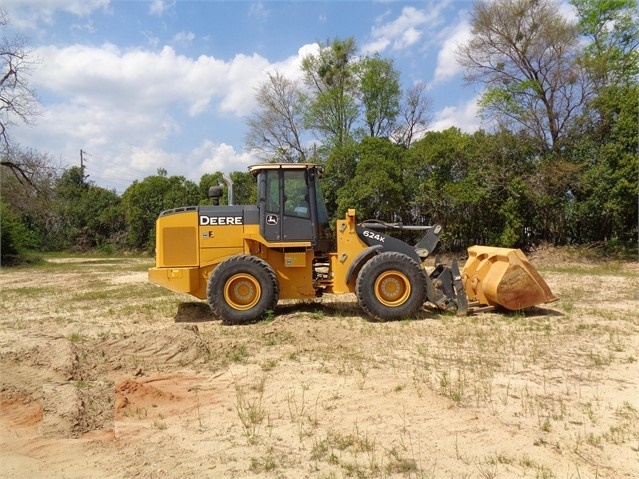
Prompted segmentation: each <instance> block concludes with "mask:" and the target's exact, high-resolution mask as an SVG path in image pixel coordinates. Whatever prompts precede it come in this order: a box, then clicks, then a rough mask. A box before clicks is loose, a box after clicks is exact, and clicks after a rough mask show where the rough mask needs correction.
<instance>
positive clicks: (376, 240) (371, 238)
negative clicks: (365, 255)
mask: <svg viewBox="0 0 639 479" xmlns="http://www.w3.org/2000/svg"><path fill="white" fill-rule="evenodd" d="M355 231H356V232H357V236H359V239H361V240H362V241H363V242H364V243H366V244H367V245H368V246H378V247H381V250H380V252H381V251H396V252H398V253H403V254H405V255H406V256H408V257H409V258H411V259H412V260H413V261H415V262H416V263H417V264H420V263H421V259H420V258H419V255H418V254H417V251H415V248H413V247H412V246H410V245H408V244H406V243H404V242H403V241H402V240H398V239H397V238H393V237H392V236H386V235H385V234H383V233H380V232H378V231H375V230H371V229H368V228H363V227H362V226H359V225H356V226H355ZM365 251H366V250H365Z"/></svg>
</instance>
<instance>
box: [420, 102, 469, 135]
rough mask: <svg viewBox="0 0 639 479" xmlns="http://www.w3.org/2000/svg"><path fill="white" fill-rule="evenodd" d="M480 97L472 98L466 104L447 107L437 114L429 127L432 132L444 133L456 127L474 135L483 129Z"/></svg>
mask: <svg viewBox="0 0 639 479" xmlns="http://www.w3.org/2000/svg"><path fill="white" fill-rule="evenodd" d="M478 99H479V97H475V98H472V99H471V100H469V101H467V102H466V103H462V104H458V105H454V106H447V107H445V108H443V109H441V110H440V111H438V112H437V113H435V118H434V120H433V122H432V123H431V124H430V125H429V126H428V130H430V131H443V130H447V129H448V128H451V127H456V128H459V129H460V130H462V131H463V132H466V133H473V132H475V131H477V130H478V129H479V128H480V127H481V120H480V119H479V115H478V114H477V113H478V107H477V101H478Z"/></svg>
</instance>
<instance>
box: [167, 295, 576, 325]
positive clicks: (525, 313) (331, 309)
mask: <svg viewBox="0 0 639 479" xmlns="http://www.w3.org/2000/svg"><path fill="white" fill-rule="evenodd" d="M490 313H493V314H498V315H500V316H503V317H505V318H510V319H513V320H516V319H518V318H534V317H540V316H555V317H560V316H564V313H562V312H561V311H557V310H555V309H550V308H544V307H540V306H533V307H531V308H527V309H525V310H522V311H508V310H506V309H503V308H496V309H495V310H494V311H491V312H490ZM291 314H307V315H309V316H311V317H313V318H314V319H321V318H322V317H324V316H337V317H339V316H358V317H361V318H362V319H363V320H364V321H366V322H368V323H387V322H393V321H399V320H388V321H380V320H378V319H375V318H371V317H370V316H367V315H366V314H364V312H363V311H362V309H361V308H360V307H359V305H358V304H357V303H356V302H354V301H348V300H346V301H331V302H325V303H322V302H312V301H311V302H308V301H306V302H304V301H301V302H300V301H291V302H287V303H284V304H278V305H277V308H276V309H275V311H274V314H273V320H277V319H278V317H281V316H284V315H291ZM444 317H458V318H460V319H463V318H467V317H469V316H463V315H460V316H456V315H455V314H454V313H450V312H443V311H440V310H438V309H437V308H435V307H433V308H430V307H428V306H425V307H423V308H422V309H421V311H420V312H419V313H418V314H417V316H416V317H415V318H409V320H417V321H419V320H428V319H430V320H437V319H441V318H444ZM174 319H175V322H176V323H205V322H213V321H220V318H218V317H216V316H215V315H214V314H213V312H212V311H211V308H210V307H209V305H208V303H206V302H204V301H200V302H198V301H189V302H185V303H180V304H179V305H178V310H177V313H176V314H175V317H174ZM259 322H260V321H252V322H248V323H244V324H246V325H248V324H255V323H259Z"/></svg>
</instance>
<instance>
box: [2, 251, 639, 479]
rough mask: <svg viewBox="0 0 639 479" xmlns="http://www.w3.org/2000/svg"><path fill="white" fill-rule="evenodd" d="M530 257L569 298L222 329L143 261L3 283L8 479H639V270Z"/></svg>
mask: <svg viewBox="0 0 639 479" xmlns="http://www.w3.org/2000/svg"><path fill="white" fill-rule="evenodd" d="M531 260H532V262H533V264H535V265H536V266H537V267H538V269H539V271H540V272H541V274H542V276H543V277H544V278H545V279H546V281H547V283H548V284H549V286H550V288H551V289H552V291H553V292H554V293H555V294H556V295H557V296H559V297H560V300H559V301H557V302H554V303H551V304H548V305H545V306H543V307H535V308H531V309H530V310H528V311H525V312H523V313H522V312H519V313H507V312H491V313H481V314H477V315H474V316H471V317H457V316H453V315H447V314H440V313H438V312H436V311H435V310H433V309H428V308H425V309H424V311H423V312H422V314H421V315H420V317H419V318H417V319H415V320H409V321H397V322H373V321H370V320H368V319H367V318H366V317H364V316H362V314H361V312H360V310H359V309H358V307H357V304H356V303H355V301H354V298H353V297H350V296H342V297H326V298H324V299H323V300H322V301H321V302H316V303H306V304H284V305H280V306H279V307H278V309H277V310H276V311H275V314H274V315H273V317H272V318H269V320H268V321H263V322H260V323H258V324H252V325H246V326H227V325H224V324H222V323H221V322H220V321H219V320H217V319H215V318H212V317H211V315H210V314H209V310H208V307H207V306H206V305H205V304H203V303H198V302H196V301H193V299H192V298H190V297H187V296H182V295H177V294H173V293H170V292H167V291H164V290H163V289H162V288H160V287H157V286H155V285H152V284H150V283H148V281H147V280H146V268H148V267H149V266H151V260H149V259H96V260H89V259H75V260H62V259H58V260H49V261H48V262H47V263H46V264H45V265H44V266H41V267H37V268H28V269H3V270H2V271H1V272H0V307H1V311H2V313H1V314H0V477H1V478H3V479H9V478H30V479H37V478H188V477H197V478H291V479H296V478H325V479H328V478H347V477H355V478H387V477H388V478H404V477H406V478H480V479H481V478H561V479H566V478H575V479H586V478H601V479H603V478H610V479H616V478H637V477H639V453H638V446H639V433H638V425H639V387H638V384H639V375H638V359H637V358H638V357H639V350H638V345H639V318H638V313H637V312H638V311H639V265H638V264H637V263H636V262H609V263H588V262H584V261H573V260H572V259H571V258H567V257H564V256H562V255H559V254H554V253H552V252H551V253H548V252H546V253H540V254H538V255H537V256H535V255H532V256H531Z"/></svg>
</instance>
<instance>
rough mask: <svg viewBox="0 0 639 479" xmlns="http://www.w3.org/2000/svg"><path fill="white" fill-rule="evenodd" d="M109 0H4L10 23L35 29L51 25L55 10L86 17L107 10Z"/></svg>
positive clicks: (22, 27) (19, 27) (27, 28)
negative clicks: (43, 25) (43, 0)
mask: <svg viewBox="0 0 639 479" xmlns="http://www.w3.org/2000/svg"><path fill="white" fill-rule="evenodd" d="M109 5H110V0H49V1H47V2H42V1H34V0H4V1H3V8H4V9H6V10H7V13H8V14H9V18H10V19H11V25H13V26H14V27H16V28H18V29H25V30H36V29H38V28H39V26H40V25H42V24H45V25H51V24H52V23H53V20H54V17H55V14H56V12H58V11H61V12H67V13H71V14H73V15H76V16H78V17H88V16H89V15H91V14H92V13H94V12H95V11H100V10H101V11H103V12H108V11H109Z"/></svg>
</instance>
